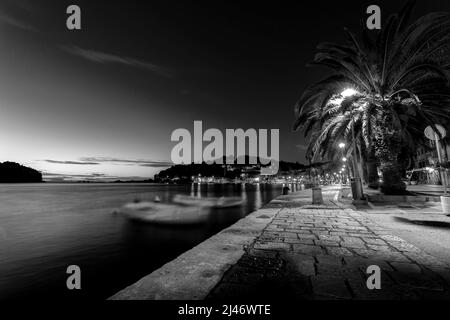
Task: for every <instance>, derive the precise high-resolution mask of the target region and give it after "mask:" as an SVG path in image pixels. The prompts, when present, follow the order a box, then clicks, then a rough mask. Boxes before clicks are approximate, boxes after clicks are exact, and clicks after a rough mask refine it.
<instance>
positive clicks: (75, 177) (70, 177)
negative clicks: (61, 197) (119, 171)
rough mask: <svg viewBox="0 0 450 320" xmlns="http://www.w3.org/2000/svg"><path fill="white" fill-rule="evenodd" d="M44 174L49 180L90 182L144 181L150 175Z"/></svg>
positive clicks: (45, 178) (46, 179)
mask: <svg viewBox="0 0 450 320" xmlns="http://www.w3.org/2000/svg"><path fill="white" fill-rule="evenodd" d="M42 176H43V178H44V180H45V181H47V182H80V181H89V182H114V181H117V180H121V181H142V180H146V179H148V177H139V176H128V177H119V176H112V175H107V174H103V173H91V174H63V173H52V172H43V173H42Z"/></svg>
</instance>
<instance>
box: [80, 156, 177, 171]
mask: <svg viewBox="0 0 450 320" xmlns="http://www.w3.org/2000/svg"><path fill="white" fill-rule="evenodd" d="M80 160H81V161H87V162H97V163H119V164H129V165H139V166H142V167H152V168H164V167H170V166H172V165H173V163H172V162H170V161H161V160H146V159H120V158H105V157H85V158H81V159H80Z"/></svg>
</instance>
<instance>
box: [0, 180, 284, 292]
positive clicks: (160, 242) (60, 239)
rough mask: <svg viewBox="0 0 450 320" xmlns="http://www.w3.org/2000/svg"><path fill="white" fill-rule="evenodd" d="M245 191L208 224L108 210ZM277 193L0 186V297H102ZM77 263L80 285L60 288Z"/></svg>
mask: <svg viewBox="0 0 450 320" xmlns="http://www.w3.org/2000/svg"><path fill="white" fill-rule="evenodd" d="M176 194H186V195H195V196H200V197H207V196H222V195H225V196H236V195H246V197H247V199H248V201H247V203H246V204H244V205H242V206H240V207H236V208H227V209H213V211H212V212H211V214H210V219H209V220H208V222H207V223H205V224H201V225H192V226H183V227H182V226H162V225H152V224H145V223H139V222H132V221H130V220H128V219H126V218H125V217H123V216H122V215H120V214H114V211H116V210H117V209H118V208H120V207H121V206H122V205H123V204H125V203H126V202H129V201H133V200H135V199H137V198H138V199H141V200H151V199H153V198H154V197H155V196H159V197H160V198H161V200H162V202H165V203H170V202H171V201H172V198H173V196H174V195H176ZM279 194H281V186H276V185H263V184H261V185H248V184H247V185H241V184H236V185H233V184H230V185H201V187H200V189H199V188H198V186H197V185H195V186H194V185H185V186H177V185H152V184H50V183H46V184H3V185H0V299H4V298H74V297H78V298H107V297H109V296H111V295H112V294H114V293H116V292H117V291H119V290H120V289H123V288H124V287H126V286H128V285H130V284H132V283H133V282H135V281H137V280H138V279H140V278H141V277H143V276H145V275H147V274H149V273H151V272H152V271H153V270H155V269H157V268H159V267H160V266H162V265H163V264H165V263H167V262H168V261H170V260H172V259H174V258H175V257H177V256H178V255H180V254H181V253H183V252H184V251H186V250H188V249H190V248H192V247H194V246H195V245H197V244H198V243H200V242H202V241H203V240H205V239H207V238H209V237H210V236H212V235H213V234H215V233H217V232H218V231H220V230H221V229H223V228H225V227H227V226H229V225H231V224H232V223H234V222H235V221H237V220H238V219H240V218H242V217H244V216H245V215H247V214H248V213H250V212H252V211H254V210H256V209H258V208H259V207H261V206H262V205H264V204H265V203H267V202H269V201H270V200H271V199H273V198H274V197H276V196H278V195H279ZM72 264H74V265H78V266H80V268H81V273H82V282H81V285H82V289H81V290H72V291H70V290H67V289H66V279H67V276H68V275H67V274H66V268H67V266H69V265H72Z"/></svg>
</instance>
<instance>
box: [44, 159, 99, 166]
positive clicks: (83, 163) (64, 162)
mask: <svg viewBox="0 0 450 320" xmlns="http://www.w3.org/2000/svg"><path fill="white" fill-rule="evenodd" d="M44 161H45V162H48V163H56V164H76V165H97V164H100V163H98V162H89V161H60V160H48V159H47V160H44Z"/></svg>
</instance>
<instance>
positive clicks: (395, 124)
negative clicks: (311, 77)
mask: <svg viewBox="0 0 450 320" xmlns="http://www.w3.org/2000/svg"><path fill="white" fill-rule="evenodd" d="M414 3H415V1H408V2H407V4H406V5H405V6H404V8H403V9H402V10H401V11H400V13H399V14H394V15H391V16H390V17H389V18H388V20H387V22H386V23H385V25H384V27H383V28H382V30H380V31H368V30H367V28H363V30H364V31H363V33H362V36H361V38H360V39H359V40H358V39H357V38H356V36H355V35H354V34H353V33H352V32H350V31H349V30H345V31H346V33H347V35H348V43H346V44H344V45H339V44H334V43H323V44H320V45H319V46H318V53H317V54H316V56H315V58H314V60H313V62H312V65H315V66H325V67H328V68H331V69H332V70H333V71H334V73H333V74H332V75H330V76H328V77H327V78H325V79H323V80H321V81H319V82H318V83H315V84H313V85H312V86H310V87H309V88H307V89H306V90H305V92H304V93H303V95H302V97H301V98H300V100H299V101H298V103H297V105H296V108H295V111H296V121H295V123H294V129H299V128H302V129H303V130H304V131H305V136H306V135H308V134H309V133H311V132H316V135H317V132H322V130H326V131H327V133H326V134H325V136H324V137H322V138H323V139H324V142H325V141H327V140H326V139H328V140H330V141H331V140H332V139H333V138H336V137H337V132H338V130H342V129H336V130H337V131H334V129H332V128H333V127H336V123H338V122H340V121H344V119H345V121H347V122H348V123H347V127H348V125H349V124H350V126H353V127H354V128H355V130H360V131H361V133H362V136H361V137H362V139H363V140H364V142H365V146H366V151H367V153H369V154H370V152H372V151H373V153H374V154H375V156H376V157H377V159H378V160H379V162H380V169H381V172H382V174H383V183H382V185H381V190H382V191H383V192H384V193H388V194H398V193H403V192H404V190H405V184H404V183H403V182H402V180H401V175H400V168H399V163H398V158H397V157H398V154H399V152H400V149H401V147H402V145H404V144H406V143H409V144H411V143H412V144H413V146H417V145H416V144H418V143H421V142H422V141H423V129H424V128H425V127H426V126H427V125H431V126H432V127H435V124H443V125H445V124H447V123H448V122H449V120H450V108H448V105H449V102H450V85H449V79H448V74H447V73H446V72H448V70H449V68H450V63H449V61H450V59H449V52H450V50H449V49H450V14H449V13H446V12H439V13H430V14H427V15H424V16H422V17H421V18H419V19H418V20H417V21H415V22H413V23H411V24H408V21H409V17H410V14H411V11H412V8H413V6H414ZM369 32H372V33H373V34H369ZM349 89H351V93H352V94H348V92H349ZM343 93H344V94H343ZM345 93H347V94H345ZM339 127H341V126H339ZM327 128H329V129H328V130H327ZM356 128H359V129H356ZM369 129H370V132H369V131H367V130H369ZM364 132H366V133H364ZM333 134H334V136H333ZM315 144H316V143H315ZM316 147H317V145H316Z"/></svg>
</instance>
